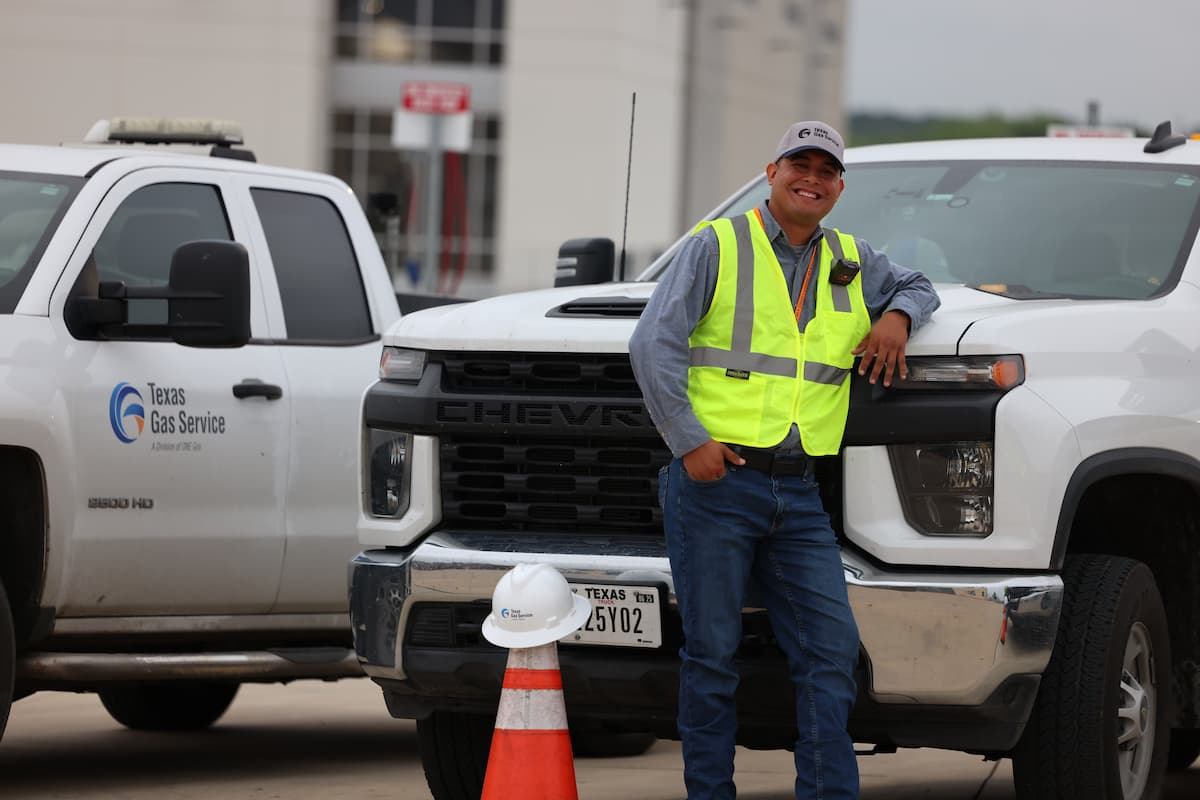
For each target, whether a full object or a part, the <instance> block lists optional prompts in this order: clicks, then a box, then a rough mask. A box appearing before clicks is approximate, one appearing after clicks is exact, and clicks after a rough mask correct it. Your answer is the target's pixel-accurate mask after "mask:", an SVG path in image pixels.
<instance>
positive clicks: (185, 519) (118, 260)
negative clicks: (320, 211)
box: [55, 169, 290, 616]
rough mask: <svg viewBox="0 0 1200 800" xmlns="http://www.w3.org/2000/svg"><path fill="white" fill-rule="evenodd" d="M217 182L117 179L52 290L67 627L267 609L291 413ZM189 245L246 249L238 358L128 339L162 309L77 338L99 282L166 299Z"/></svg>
mask: <svg viewBox="0 0 1200 800" xmlns="http://www.w3.org/2000/svg"><path fill="white" fill-rule="evenodd" d="M227 180H228V179H226V178H224V177H222V176H219V175H217V174H216V173H213V172H209V171H206V170H189V169H151V170H143V171H140V172H137V173H134V174H132V175H130V176H129V177H127V178H124V179H123V180H121V181H120V182H119V183H117V184H116V185H115V186H114V187H113V189H112V190H111V191H110V192H109V193H108V195H107V196H106V198H105V199H104V200H103V201H102V203H101V205H100V207H99V209H98V211H97V213H96V215H95V216H94V217H93V219H92V222H91V223H90V224H89V226H88V228H87V229H86V231H85V232H84V234H83V238H82V240H81V242H80V245H79V247H78V248H77V249H76V252H75V254H74V256H73V261H72V263H71V265H70V266H69V267H68V271H67V273H66V276H67V278H68V280H65V281H63V283H64V284H66V287H64V286H61V285H60V287H59V289H57V290H56V296H55V300H56V303H62V305H61V307H62V308H63V309H64V310H63V319H64V322H65V323H66V326H67V333H66V335H67V336H69V337H71V338H73V339H75V340H76V341H75V342H74V343H73V344H72V345H70V348H71V349H72V350H73V352H74V356H73V358H72V359H71V361H72V362H73V364H74V366H73V368H71V369H69V370H66V369H64V371H63V378H62V386H63V391H64V392H65V393H67V394H68V395H69V397H68V404H69V408H70V414H71V419H70V420H68V421H66V424H68V425H70V426H71V427H72V428H73V429H74V437H75V441H76V442H77V445H78V453H77V454H76V459H77V461H76V464H77V473H76V474H77V480H76V483H75V496H74V497H73V498H72V502H73V503H74V504H75V507H76V508H75V520H76V524H75V526H74V529H73V530H72V531H71V543H70V548H71V551H70V552H71V558H70V559H69V565H68V567H67V569H68V574H67V575H65V576H64V581H63V585H64V586H65V587H66V588H65V589H64V592H65V595H66V596H65V597H64V598H62V601H61V603H60V609H61V613H63V614H65V615H67V616H96V615H165V614H171V615H180V614H224V613H254V612H265V611H267V610H268V609H269V608H270V606H271V604H272V602H273V601H274V599H275V595H276V592H277V588H278V583H279V572H280V568H281V565H282V562H283V551H284V531H283V499H284V498H283V494H284V485H285V483H284V482H285V478H286V469H287V463H288V447H289V442H288V426H289V424H290V419H289V408H288V406H289V403H290V400H289V392H288V391H287V386H286V375H285V373H284V370H283V364H282V361H281V360H280V357H279V354H278V352H277V348H275V347H273V346H271V345H270V343H269V342H265V343H264V337H265V331H266V327H267V325H266V315H265V312H264V309H263V302H262V287H261V283H260V280H259V278H258V275H257V271H258V269H259V267H260V265H259V264H258V263H257V260H256V258H255V257H254V251H253V247H252V245H251V244H250V242H249V241H248V240H249V235H248V232H247V222H246V214H245V213H244V212H242V211H240V210H239V209H238V208H237V207H236V200H233V199H232V197H231V195H232V192H231V189H230V186H229V185H228V183H227ZM195 239H235V240H238V241H241V242H243V243H245V244H246V245H247V247H248V249H250V253H251V258H250V262H251V263H250V266H251V295H252V296H251V336H252V337H255V338H252V340H251V343H250V344H249V345H247V346H245V347H240V348H233V349H220V348H218V349H205V348H192V347H183V346H181V345H177V344H175V343H174V342H172V341H170V340H168V339H166V338H163V337H162V335H161V331H154V330H153V329H146V328H139V326H140V325H162V324H164V323H165V322H166V301H163V300H131V301H129V306H128V309H129V312H128V317H129V322H130V323H131V324H130V325H129V326H128V327H127V328H126V329H125V330H124V331H116V332H114V331H111V330H110V331H106V332H104V333H98V332H96V331H95V330H93V329H90V328H87V327H86V326H83V325H81V323H80V322H79V319H78V317H77V316H76V314H77V305H76V304H75V303H74V301H73V298H75V297H78V296H80V295H90V296H95V283H96V282H97V281H125V282H126V283H127V284H128V285H165V284H166V283H167V276H168V273H169V266H170V261H171V255H172V253H173V252H174V250H175V248H176V247H177V246H178V245H179V244H180V243H182V242H185V241H191V240H195ZM67 293H69V296H68V297H66V298H61V297H60V295H61V294H67ZM56 307H58V306H56ZM256 339H257V341H256ZM239 387H241V388H239ZM235 390H236V394H235Z"/></svg>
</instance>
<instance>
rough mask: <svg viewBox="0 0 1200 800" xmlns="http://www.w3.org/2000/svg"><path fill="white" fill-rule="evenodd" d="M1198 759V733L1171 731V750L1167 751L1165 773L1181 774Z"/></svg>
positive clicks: (1194, 731) (1199, 748) (1199, 742)
mask: <svg viewBox="0 0 1200 800" xmlns="http://www.w3.org/2000/svg"><path fill="white" fill-rule="evenodd" d="M1197 758H1200V731H1197V730H1188V731H1180V730H1175V731H1171V749H1170V750H1168V751H1167V771H1168V772H1182V771H1183V770H1185V769H1187V768H1188V767H1190V766H1191V765H1192V764H1194V763H1195V762H1196V759H1197Z"/></svg>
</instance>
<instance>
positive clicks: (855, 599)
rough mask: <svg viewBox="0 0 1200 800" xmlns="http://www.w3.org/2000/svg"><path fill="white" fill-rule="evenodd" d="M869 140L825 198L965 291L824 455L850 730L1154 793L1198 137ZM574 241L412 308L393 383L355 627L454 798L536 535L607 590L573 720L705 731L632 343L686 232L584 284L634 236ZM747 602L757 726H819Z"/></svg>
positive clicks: (1187, 465) (728, 211)
mask: <svg viewBox="0 0 1200 800" xmlns="http://www.w3.org/2000/svg"><path fill="white" fill-rule="evenodd" d="M846 155H847V158H846V162H847V168H848V169H847V172H846V191H845V193H844V194H843V195H842V198H841V200H840V201H839V203H838V205H837V207H836V208H835V209H834V211H833V213H832V214H831V216H830V218H829V219H828V220H827V223H826V224H829V225H832V226H835V227H838V228H840V229H841V230H844V231H848V232H852V233H854V234H856V235H858V236H861V237H863V238H865V239H866V240H867V241H869V242H871V243H872V244H874V245H875V246H876V247H880V248H884V249H885V250H886V251H887V252H888V253H889V254H891V256H892V257H893V258H894V260H896V261H897V262H899V263H903V264H908V265H911V266H914V267H917V268H919V269H921V270H922V271H924V272H925V273H926V274H927V275H929V276H930V278H931V279H933V280H934V281H935V282H936V284H937V288H938V291H939V293H940V295H941V299H942V306H941V308H940V310H938V311H937V312H936V313H935V314H934V317H933V320H932V322H931V323H930V324H928V325H926V326H925V327H923V328H922V329H920V331H918V332H917V334H916V335H914V336H913V338H912V341H911V342H910V345H909V350H908V369H909V373H910V377H909V378H908V380H907V381H904V382H900V383H895V384H893V386H892V388H890V389H885V388H883V387H882V386H881V385H875V386H872V385H870V384H868V383H867V382H866V381H865V379H859V378H858V377H857V376H855V377H853V378H852V380H853V381H854V382H853V384H852V393H851V411H850V417H849V422H848V426H847V431H846V440H845V447H844V448H843V450H842V452H841V453H840V454H839V455H838V456H836V457H831V458H828V459H825V460H824V463H822V464H821V465H820V466H819V468H818V469H819V472H818V476H819V478H820V482H821V485H822V490H823V493H824V498H825V504H826V507H827V509H828V511H829V512H830V514H831V516H832V518H833V522H834V526H835V529H836V530H837V531H838V533H839V535H840V537H841V540H842V553H843V564H844V567H845V577H846V581H847V583H848V585H849V591H850V599H851V603H852V605H853V607H854V611H855V615H856V617H857V620H858V624H859V628H860V631H861V634H862V650H861V659H860V664H859V675H858V684H859V698H858V703H857V705H856V708H855V710H854V713H853V717H852V720H851V733H852V734H853V736H854V737H855V740H856V741H858V742H862V743H863V744H864V745H871V744H873V745H874V747H875V749H877V750H890V749H895V748H900V747H939V748H949V749H954V750H963V751H968V752H972V753H979V754H982V755H984V756H986V757H988V758H1004V757H1012V758H1013V759H1014V774H1015V780H1016V787H1017V795H1018V797H1019V798H1021V800H1029V799H1030V798H1083V797H1097V798H1109V799H1112V798H1120V799H1121V800H1151V799H1152V798H1155V797H1157V796H1158V793H1159V789H1160V787H1161V783H1162V776H1163V773H1164V771H1165V770H1166V769H1167V768H1168V767H1176V766H1181V765H1185V764H1188V763H1190V762H1191V761H1192V760H1194V759H1195V757H1196V756H1197V754H1198V753H1200V666H1198V665H1200V625H1197V623H1196V620H1197V619H1200V424H1198V423H1197V421H1198V420H1200V248H1198V247H1197V229H1198V228H1200V141H1187V140H1186V139H1185V138H1184V137H1181V136H1173V135H1171V134H1170V132H1169V126H1167V127H1166V128H1160V130H1159V131H1157V132H1156V134H1155V136H1154V137H1152V139H1150V140H1149V141H1147V140H1144V139H1141V140H1134V139H1120V140H1103V141H1101V140H1082V139H1073V140H1066V139H1044V140H1036V139H1024V140H981V141H959V142H933V143H923V144H906V145H887V146H879V147H865V148H858V149H853V150H850V151H848V152H847V154H846ZM766 194H767V186H766V182H765V180H764V179H762V178H761V177H760V178H756V179H755V180H753V181H751V182H750V183H749V184H747V185H746V187H745V188H744V189H743V190H741V191H739V192H738V193H737V194H736V195H734V196H733V197H731V198H730V199H729V200H728V201H727V202H725V203H724V204H722V205H721V206H720V207H719V208H718V209H716V211H714V216H730V215H734V214H739V213H744V212H745V211H747V210H749V209H750V208H752V207H754V206H755V205H757V204H758V203H759V202H761V200H762V198H763V197H765V196H766ZM569 244H570V246H569V247H566V248H565V251H564V252H562V258H561V259H560V265H561V268H560V273H561V277H562V281H561V283H563V284H564V285H560V286H559V287H558V288H554V289H549V290H544V291H539V292H532V293H527V294H521V295H514V296H509V297H497V298H492V299H489V300H482V301H479V302H478V303H475V304H473V306H472V307H458V308H454V307H450V308H441V309H432V310H428V311H422V312H420V313H417V314H413V315H409V316H406V317H405V318H404V319H403V320H401V321H400V322H399V323H397V325H395V326H394V327H393V328H391V329H390V330H389V331H388V332H387V334H386V336H385V338H384V345H385V356H384V362H383V363H384V369H383V376H382V377H383V379H382V380H381V381H380V382H379V383H377V384H376V385H374V386H373V387H372V388H371V389H370V390H369V391H368V393H367V394H366V396H365V402H364V409H363V426H364V430H363V432H362V442H363V446H364V447H363V467H362V469H363V476H364V495H365V503H364V507H363V509H362V516H361V519H360V522H359V535H360V538H361V540H362V543H363V545H364V546H365V547H366V549H365V551H364V552H363V553H361V554H360V555H359V556H358V557H357V558H356V559H355V561H354V563H353V572H352V575H351V620H352V622H353V624H354V634H355V645H356V648H357V651H358V655H359V658H360V659H361V660H362V663H363V666H364V668H365V669H366V671H367V673H368V674H369V675H370V676H371V677H372V678H373V679H374V680H376V681H377V682H378V683H379V684H380V685H381V686H382V687H383V689H384V695H385V698H386V701H387V704H388V708H389V709H390V711H391V713H392V714H394V715H396V716H400V717H410V718H414V719H416V720H417V725H418V731H419V744H420V749H421V752H422V756H423V758H424V761H425V766H426V774H427V776H428V778H429V783H430V787H431V789H432V790H433V795H434V797H435V798H438V800H442V799H443V798H457V797H475V796H478V789H479V781H480V779H481V776H482V761H481V759H482V758H483V757H484V755H485V754H486V753H487V741H488V737H489V736H490V731H491V716H492V715H494V713H495V709H496V704H497V699H498V697H499V693H500V685H501V680H502V675H503V670H504V663H505V652H504V651H503V650H501V649H499V648H496V647H493V646H492V645H490V644H488V643H487V642H486V641H485V640H484V639H483V638H482V637H481V636H480V623H481V621H482V620H483V618H484V616H485V615H486V614H487V613H488V611H489V605H490V598H491V594H492V590H493V588H494V586H495V584H496V581H497V580H498V579H499V577H500V576H501V575H502V574H504V572H505V571H506V570H508V569H509V568H511V567H512V566H513V565H514V564H516V563H519V562H524V561H545V562H549V563H551V564H553V565H555V566H556V567H558V569H559V570H560V571H561V572H562V573H563V574H564V575H565V576H566V577H567V579H568V581H570V582H571V583H572V584H573V585H575V586H576V587H577V588H578V590H579V591H581V592H587V593H588V595H589V596H590V597H591V598H592V599H593V601H594V603H595V606H596V612H595V616H594V617H593V618H592V620H591V622H590V623H589V624H588V625H587V626H586V627H585V628H584V629H583V630H582V631H580V632H579V633H577V634H573V635H572V636H570V637H568V639H567V640H566V641H564V642H563V643H562V645H561V646H560V648H559V657H560V662H561V665H562V671H563V681H564V694H565V699H566V706H567V712H568V716H569V717H570V721H571V726H572V728H573V729H576V728H582V729H599V730H602V731H605V730H606V731H613V732H635V733H636V732H642V733H645V732H649V733H651V734H653V735H657V736H659V737H663V738H674V737H676V736H677V734H676V731H675V717H676V704H677V700H676V698H677V687H678V672H677V670H678V657H677V655H676V653H677V650H678V647H679V645H680V637H681V633H680V625H679V619H678V614H677V611H676V607H675V601H674V597H673V594H672V592H671V575H670V568H669V565H668V562H667V558H666V552H665V545H664V542H663V538H662V528H661V512H660V509H659V506H658V500H657V479H658V471H659V469H660V467H662V466H663V465H664V464H665V463H666V461H667V460H668V458H669V453H668V452H667V451H666V449H665V447H664V446H663V443H662V441H661V440H660V438H659V437H658V435H657V433H656V431H655V429H654V427H653V425H652V424H651V422H650V420H649V419H648V417H647V415H646V413H645V409H644V406H643V404H642V400H641V396H640V393H639V391H638V387H637V385H636V384H635V382H634V380H633V375H632V372H631V370H630V367H629V359H628V356H627V341H628V339H629V335H630V333H631V332H632V330H633V327H634V324H635V321H636V319H637V317H638V315H639V313H640V311H641V309H642V308H643V306H644V305H645V302H646V299H647V298H648V297H649V296H650V294H651V292H652V291H653V290H654V286H655V284H654V279H655V278H656V276H658V275H659V274H660V273H661V272H662V271H663V270H664V269H667V268H668V266H669V264H670V261H671V257H672V254H671V252H668V253H667V254H666V255H664V256H663V257H662V258H661V259H659V260H658V261H657V262H656V263H654V264H652V265H651V266H650V267H649V268H648V269H647V270H646V271H645V272H644V273H643V274H642V275H641V278H640V280H638V281H635V282H629V283H618V284H605V285H565V284H566V283H568V282H574V283H576V284H579V283H591V282H594V279H595V276H596V275H599V276H600V277H601V279H605V277H604V276H611V274H612V261H613V259H612V249H613V248H612V244H611V242H606V241H604V240H593V241H583V242H578V241H577V242H573V243H569ZM478 320H486V321H487V324H486V325H480V324H478V323H477V321H478ZM743 621H744V639H743V642H742V646H741V650H740V654H739V657H740V666H741V673H742V683H741V687H740V689H739V695H738V701H739V715H740V720H739V737H740V741H741V742H742V743H743V744H745V745H748V746H751V747H774V748H782V747H788V746H790V745H791V743H792V742H793V740H794V739H795V736H796V731H795V720H794V712H793V709H794V703H793V702H791V701H789V700H788V699H787V698H789V697H790V696H791V692H792V690H791V686H790V683H789V681H788V680H787V677H786V668H785V665H784V663H783V658H782V655H781V654H780V652H779V649H778V648H777V647H776V646H775V644H774V641H773V639H772V635H771V631H770V628H769V625H768V624H767V621H766V618H765V614H764V612H763V611H762V610H761V609H760V608H758V607H756V606H754V605H750V606H749V607H747V608H746V609H745V613H744V618H743Z"/></svg>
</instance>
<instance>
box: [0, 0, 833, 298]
mask: <svg viewBox="0 0 1200 800" xmlns="http://www.w3.org/2000/svg"><path fill="white" fill-rule="evenodd" d="M845 5H846V0H607V1H606V2H594V1H592V2H589V0H253V2H245V0H205V1H204V2H195V0H39V2H37V3H16V2H4V3H0V96H3V97H4V98H5V100H6V113H5V114H4V116H3V119H0V140H3V141H20V142H40V143H46V142H51V143H53V142H71V141H78V140H79V139H80V138H82V136H83V134H84V132H85V131H86V130H87V129H88V127H89V126H90V125H91V124H92V122H94V121H95V120H96V119H99V118H101V117H106V116H115V115H136V116H191V117H198V116H210V117H221V118H225V119H235V120H238V121H240V122H241V123H242V124H243V127H244V129H245V132H246V141H247V145H248V146H249V147H250V148H251V149H253V150H254V151H255V152H256V153H257V154H258V156H259V158H260V160H263V161H267V162H270V163H276V164H281V165H285V166H295V167H301V168H308V169H319V170H325V171H329V172H333V173H334V174H337V175H338V176H340V177H341V178H343V179H344V180H346V181H347V182H348V183H349V184H350V185H351V186H352V187H353V188H354V190H355V192H356V193H357V194H358V196H359V197H360V198H361V199H362V201H363V202H364V204H365V205H367V206H368V207H369V210H370V212H371V216H372V219H373V220H374V221H375V222H376V223H377V224H378V226H379V230H380V233H381V241H384V242H386V241H387V239H386V237H385V236H384V235H383V232H384V231H385V230H387V221H388V219H389V216H390V217H391V219H392V221H393V230H395V229H396V227H399V228H400V229H401V231H403V232H405V233H402V234H401V235H400V237H399V239H398V241H399V243H400V245H401V246H402V248H403V253H402V255H401V258H400V259H398V265H399V264H401V263H402V262H403V260H405V259H409V260H412V261H414V262H419V261H420V260H422V259H423V258H424V255H425V250H424V242H425V239H424V238H423V236H422V233H423V220H424V213H423V207H422V200H423V197H422V194H423V192H424V187H425V173H426V165H427V163H428V161H427V155H426V153H425V152H423V151H420V150H404V151H399V150H396V149H395V148H394V147H393V146H392V144H391V124H392V113H393V111H394V109H395V108H396V107H397V105H398V104H399V100H400V95H401V92H402V87H403V86H404V85H405V84H406V83H409V82H413V81H431V80H432V81H452V82H458V83H462V84H466V85H467V86H468V87H469V90H470V103H471V109H472V113H473V126H472V133H473V135H472V141H471V146H470V150H469V152H467V153H465V154H463V155H462V156H455V155H450V156H448V157H447V158H446V159H445V162H444V178H445V179H444V191H443V199H444V203H445V205H444V208H445V209H446V211H447V216H446V219H445V222H444V224H445V226H446V229H447V231H448V233H449V236H448V238H447V239H445V240H444V241H445V243H446V244H447V245H448V247H445V248H443V249H444V250H445V253H443V254H442V256H441V261H442V265H441V266H442V267H443V269H442V272H443V274H442V280H441V282H440V286H441V288H442V289H444V290H450V289H453V288H454V287H456V286H457V287H458V290H459V292H460V293H462V294H467V295H472V296H478V295H483V294H490V293H495V292H500V291H509V290H515V289H523V288H529V287H535V286H545V285H548V284H549V283H550V282H551V280H552V275H553V265H554V257H555V254H556V252H557V249H558V245H559V244H560V243H561V242H562V241H563V240H565V239H569V238H574V237H581V236H608V237H610V238H612V239H614V240H615V241H616V242H617V245H618V248H619V247H620V243H621V241H622V238H623V236H624V238H625V240H626V242H627V250H628V253H629V258H628V263H629V265H630V266H629V274H631V275H632V274H636V271H637V270H638V269H640V267H642V266H644V265H645V264H646V262H647V261H648V259H649V258H650V257H651V256H652V255H654V254H655V253H657V252H659V251H661V249H662V248H664V247H665V246H666V245H667V244H669V243H670V242H671V241H672V240H673V239H674V238H675V237H676V236H677V235H678V234H679V233H680V232H682V231H683V230H686V228H687V226H688V225H690V224H691V223H692V222H694V221H695V220H696V219H697V218H698V217H699V216H700V215H701V214H703V213H704V212H706V211H707V210H709V209H710V208H711V207H712V206H713V205H715V204H716V203H717V202H718V201H719V200H720V199H721V198H722V197H724V196H725V195H726V194H728V193H729V192H730V191H732V190H733V189H735V188H736V187H738V186H740V185H741V184H742V183H744V182H745V181H746V180H747V179H748V178H749V177H750V176H751V175H752V174H754V173H756V172H758V171H759V170H761V169H762V168H763V167H764V165H765V163H766V160H767V159H768V158H769V154H770V152H771V150H772V148H773V147H774V145H775V143H776V142H777V140H778V137H779V135H780V134H781V133H782V132H783V130H784V128H786V126H787V125H788V124H789V123H790V122H793V121H795V120H797V119H806V118H822V119H826V120H829V121H831V122H833V123H834V124H835V125H836V124H841V123H842V121H843V106H842V91H841V86H842V61H843V57H842V50H843V41H844V28H845V21H846V8H845ZM635 93H636V115H635V120H634V126H633V143H632V162H631V163H630V160H629V156H630V118H631V106H632V100H633V97H634V94H635ZM627 171H628V173H629V174H630V182H629V214H628V222H627V233H626V232H625V229H626V222H625V203H626V174H627ZM397 222H398V223H399V225H398V226H397V225H396V224H395V223H397ZM392 241H397V239H395V238H393V240H392ZM464 272H465V275H464ZM405 275H406V273H405V272H404V270H403V269H402V268H399V267H398V271H397V285H398V286H404V284H405V282H406V278H405V277H404V276H405ZM460 281H461V283H460ZM427 285H432V284H427Z"/></svg>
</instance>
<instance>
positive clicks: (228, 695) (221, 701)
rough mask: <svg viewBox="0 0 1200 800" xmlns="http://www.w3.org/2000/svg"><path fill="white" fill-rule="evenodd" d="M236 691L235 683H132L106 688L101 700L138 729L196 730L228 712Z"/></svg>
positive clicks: (121, 720)
mask: <svg viewBox="0 0 1200 800" xmlns="http://www.w3.org/2000/svg"><path fill="white" fill-rule="evenodd" d="M237 690H238V684H236V683H165V682H164V683H131V684H126V685H119V686H118V685H114V686H106V687H104V688H103V689H101V690H100V702H101V703H103V704H104V708H105V709H106V710H107V711H108V713H109V714H110V715H111V716H112V718H113V719H115V720H116V721H117V722H119V723H121V724H122V725H124V726H125V727H126V728H132V729H133V730H135V731H197V730H200V729H202V728H207V727H208V726H209V725H212V724H213V723H214V722H216V721H217V719H219V718H220V716H221V715H222V714H224V713H225V710H226V709H228V708H229V704H230V703H232V702H233V696H234V695H235V694H237Z"/></svg>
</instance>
